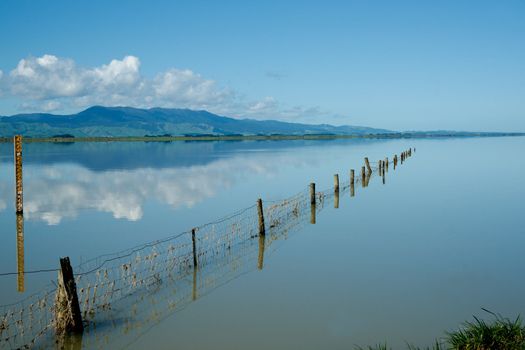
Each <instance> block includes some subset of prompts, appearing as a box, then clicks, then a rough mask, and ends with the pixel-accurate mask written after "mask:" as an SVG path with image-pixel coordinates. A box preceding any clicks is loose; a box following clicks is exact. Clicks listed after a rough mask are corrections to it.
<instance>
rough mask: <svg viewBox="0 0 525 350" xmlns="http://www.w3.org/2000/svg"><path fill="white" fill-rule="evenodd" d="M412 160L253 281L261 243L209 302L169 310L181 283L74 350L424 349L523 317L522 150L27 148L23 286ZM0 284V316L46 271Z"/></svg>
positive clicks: (6, 168)
mask: <svg viewBox="0 0 525 350" xmlns="http://www.w3.org/2000/svg"><path fill="white" fill-rule="evenodd" d="M11 147H12V146H11V145H8V144H0V151H1V152H0V194H1V197H0V227H1V228H2V231H1V232H2V233H1V234H2V236H3V237H2V245H1V246H0V272H11V271H16V270H17V242H16V216H15V214H14V205H13V202H14V188H13V182H14V180H13V165H12V161H13V157H12V148H11ZM409 147H416V148H417V152H416V153H415V154H414V155H413V157H411V158H410V159H409V160H408V161H407V162H406V163H405V164H403V165H402V166H400V167H399V168H397V169H396V170H395V171H393V169H390V170H389V172H388V174H387V176H386V179H385V184H383V183H382V181H381V180H380V179H379V178H373V179H372V180H371V181H370V184H369V186H368V187H367V188H366V189H363V188H360V187H357V188H356V194H355V197H350V195H349V193H348V192H344V193H342V194H341V198H340V200H339V208H337V209H335V208H333V202H332V201H329V200H327V203H326V205H325V206H324V208H323V210H322V211H320V212H319V213H318V215H317V218H316V224H315V225H312V224H309V218H308V217H306V218H303V219H304V220H302V221H301V223H300V224H298V225H297V228H296V229H294V230H291V231H290V234H288V235H286V236H283V237H282V239H280V240H279V242H278V244H276V245H275V248H272V249H269V250H268V252H267V253H266V255H265V256H264V265H263V267H262V269H257V266H258V261H257V260H258V254H257V249H258V248H257V244H256V242H255V243H254V245H253V249H252V247H251V246H250V247H248V248H246V252H245V253H244V252H243V253H241V254H237V257H238V258H239V259H235V261H233V260H231V261H230V260H228V262H227V264H226V265H227V266H226V267H224V266H222V265H221V267H220V268H219V267H216V269H215V270H213V273H214V274H213V276H218V280H217V281H213V282H210V281H208V280H207V278H208V277H209V276H211V273H209V272H208V270H203V271H201V272H200V273H201V275H200V276H196V278H197V281H199V283H198V285H197V292H198V291H201V292H202V293H197V295H191V293H190V294H188V297H189V298H190V299H189V301H188V302H184V303H180V307H179V305H176V306H173V305H171V304H170V301H169V300H171V299H169V298H165V297H164V296H166V295H168V294H169V293H170V291H175V290H177V291H184V290H185V289H184V288H186V287H187V288H188V291H191V289H192V286H191V281H192V277H191V276H190V275H189V277H188V279H187V281H186V282H184V283H187V286H181V285H180V284H179V285H178V284H175V285H167V286H165V287H162V288H159V289H158V290H153V291H150V292H149V294H148V298H145V300H146V301H145V302H143V303H142V304H140V303H139V305H138V308H139V312H138V316H137V318H139V319H140V322H135V323H133V322H131V321H132V320H131V319H130V318H128V319H127V321H126V322H125V321H124V320H122V319H121V320H119V319H114V320H112V321H113V322H111V325H109V322H108V324H101V325H99V331H98V332H90V333H89V332H88V333H86V334H85V335H84V337H83V339H82V344H81V347H82V348H86V349H87V348H95V347H100V346H104V347H113V348H123V347H126V348H128V347H129V348H137V349H140V348H145V347H155V348H165V349H168V348H173V347H174V346H177V347H179V348H189V349H206V348H224V349H231V348H239V349H240V348H255V349H263V348H282V349H288V348H291V347H300V348H305V349H318V348H321V347H323V348H334V349H349V348H353V346H354V345H355V344H358V345H368V344H375V343H378V342H383V341H386V340H387V341H388V342H389V344H391V345H392V346H393V347H395V348H398V347H402V346H404V344H405V342H406V341H409V342H413V343H415V344H418V345H421V346H423V345H429V344H430V343H431V342H432V340H433V339H434V338H436V337H439V336H441V335H443V332H444V331H446V330H451V329H455V328H456V327H457V326H458V325H459V324H460V323H461V322H463V321H464V320H467V319H471V316H472V315H483V312H482V311H481V308H482V307H484V308H487V309H489V310H492V311H495V312H499V313H501V314H503V315H506V316H509V317H514V316H516V315H518V314H524V313H525V300H524V299H523V298H522V296H523V295H525V282H523V279H521V278H520V277H519V276H520V275H521V274H520V273H521V271H522V269H523V266H524V263H525V257H524V254H523V248H522V247H523V243H524V241H525V239H524V234H525V231H524V228H523V219H522V211H523V205H522V198H523V196H524V195H525V188H524V186H523V185H522V183H521V177H522V173H523V170H524V169H525V160H523V157H522V155H521V150H523V149H524V147H525V139H524V138H521V137H514V138H472V139H439V140H432V139H430V140H332V141H249V142H173V143H73V144H51V143H46V144H25V145H24V189H25V197H24V247H23V248H24V266H25V270H26V271H30V270H38V269H48V268H51V269H52V268H56V267H57V266H58V258H59V257H61V256H69V257H70V258H71V260H72V263H73V266H77V265H78V264H80V263H82V262H83V261H86V260H87V259H90V258H93V257H96V256H99V255H101V254H111V253H114V252H116V251H120V250H123V249H126V248H129V247H133V246H135V245H138V244H141V243H144V242H149V241H153V240H156V239H161V238H163V237H166V236H169V235H172V234H176V233H178V232H183V231H187V230H188V229H191V228H192V227H195V226H199V225H201V224H203V223H206V222H209V221H212V220H215V219H217V218H220V217H224V216H226V215H228V214H230V213H232V212H234V211H236V210H238V209H241V208H246V207H250V206H252V205H253V204H254V203H255V201H256V199H257V198H263V200H264V201H265V203H272V201H279V200H281V199H284V198H287V197H289V196H292V195H294V194H295V193H298V192H301V191H304V190H305V189H306V188H307V185H308V184H309V183H310V182H315V183H316V184H317V188H318V189H329V188H330V187H331V186H332V185H333V174H335V173H338V174H340V175H339V176H340V178H341V181H347V180H348V173H349V170H350V169H351V168H354V169H356V174H358V173H359V171H358V169H360V167H361V166H362V164H363V157H365V156H367V157H369V158H370V159H371V160H372V161H376V160H379V159H383V158H384V157H386V156H388V157H389V158H390V159H391V158H392V156H393V154H395V153H398V154H399V152H401V151H403V150H405V149H408V148H409ZM331 200H333V199H331ZM219 263H220V262H219ZM228 264H229V265H228ZM233 264H236V265H235V269H234V268H232V266H233ZM211 268H212V267H209V269H211ZM217 271H219V272H220V273H217ZM0 278H1V281H2V282H1V284H0V286H1V287H0V300H1V304H7V303H11V302H15V301H17V300H20V299H22V298H24V297H25V296H27V295H30V294H31V293H33V292H36V291H38V290H40V289H41V288H43V287H44V286H46V285H47V284H48V283H49V282H50V281H51V280H55V279H56V272H48V273H38V274H26V275H25V278H24V292H23V293H20V292H18V291H17V276H16V275H13V276H7V277H0ZM206 283H207V284H206ZM180 293H183V292H179V294H180ZM148 303H149V304H148ZM170 305H171V306H172V307H171V308H170ZM168 309H169V310H168ZM140 310H142V311H140ZM149 310H151V311H152V314H153V315H157V316H158V317H155V316H152V317H149V316H148V317H145V316H144V315H146V313H147V311H149ZM155 310H157V311H159V312H157V313H155ZM141 312H142V313H141ZM126 325H127V326H126ZM130 325H132V327H131V326H130ZM126 327H127V328H126ZM102 334H103V337H102V336H101V335H102ZM123 334H124V335H125V336H123ZM77 345H78V344H77Z"/></svg>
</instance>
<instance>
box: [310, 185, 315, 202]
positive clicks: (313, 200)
mask: <svg viewBox="0 0 525 350" xmlns="http://www.w3.org/2000/svg"><path fill="white" fill-rule="evenodd" d="M310 204H315V183H314V182H312V183H311V184H310Z"/></svg>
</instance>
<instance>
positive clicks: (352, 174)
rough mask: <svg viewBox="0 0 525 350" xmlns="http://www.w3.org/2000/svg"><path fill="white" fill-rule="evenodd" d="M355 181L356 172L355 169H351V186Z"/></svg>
mask: <svg viewBox="0 0 525 350" xmlns="http://www.w3.org/2000/svg"><path fill="white" fill-rule="evenodd" d="M354 180H355V171H354V169H350V185H353V184H354Z"/></svg>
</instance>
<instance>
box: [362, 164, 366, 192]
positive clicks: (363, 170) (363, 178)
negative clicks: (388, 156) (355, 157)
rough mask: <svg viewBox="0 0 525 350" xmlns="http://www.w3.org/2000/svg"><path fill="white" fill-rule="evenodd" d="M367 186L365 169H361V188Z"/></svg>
mask: <svg viewBox="0 0 525 350" xmlns="http://www.w3.org/2000/svg"><path fill="white" fill-rule="evenodd" d="M365 185H366V174H365V167H364V166H363V167H361V186H362V187H365Z"/></svg>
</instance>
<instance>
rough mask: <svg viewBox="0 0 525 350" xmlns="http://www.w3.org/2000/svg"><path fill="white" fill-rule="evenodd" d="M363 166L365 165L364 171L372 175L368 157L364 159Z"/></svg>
mask: <svg viewBox="0 0 525 350" xmlns="http://www.w3.org/2000/svg"><path fill="white" fill-rule="evenodd" d="M365 164H366V169H367V170H368V172H369V173H370V174H371V173H372V167H370V162H369V161H368V157H365Z"/></svg>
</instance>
